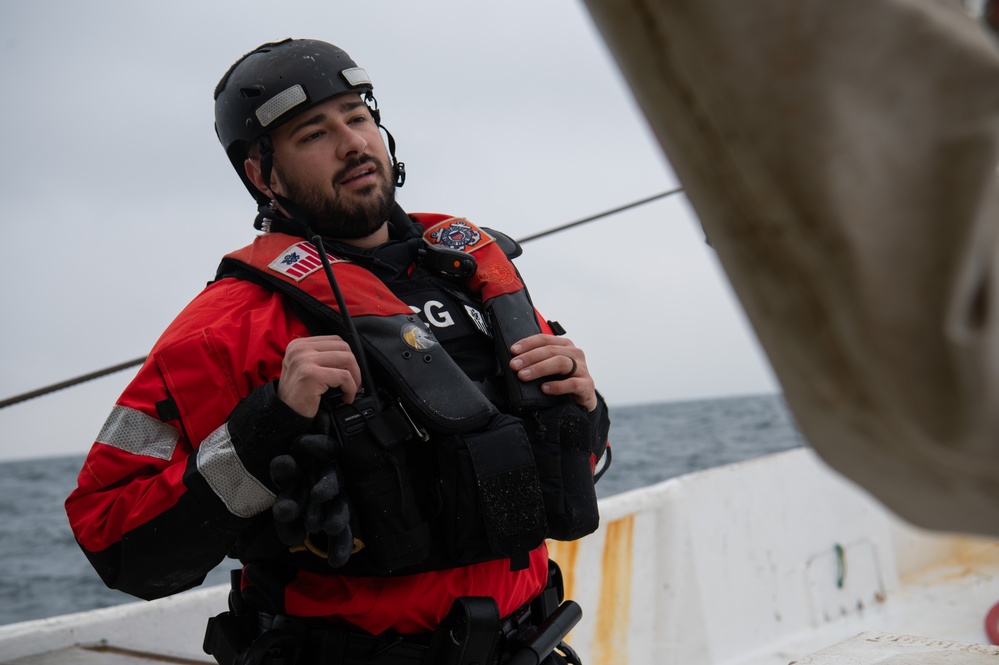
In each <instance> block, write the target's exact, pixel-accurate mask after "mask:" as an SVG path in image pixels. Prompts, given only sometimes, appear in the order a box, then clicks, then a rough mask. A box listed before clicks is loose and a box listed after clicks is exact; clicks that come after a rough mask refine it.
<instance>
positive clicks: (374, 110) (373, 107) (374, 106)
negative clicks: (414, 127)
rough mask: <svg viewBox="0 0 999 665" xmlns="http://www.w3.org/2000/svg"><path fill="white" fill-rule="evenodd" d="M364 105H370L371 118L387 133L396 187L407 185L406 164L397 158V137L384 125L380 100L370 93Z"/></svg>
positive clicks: (366, 95) (365, 97)
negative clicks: (379, 104)
mask: <svg viewBox="0 0 999 665" xmlns="http://www.w3.org/2000/svg"><path fill="white" fill-rule="evenodd" d="M364 103H365V104H367V105H368V110H369V111H371V117H372V118H374V119H375V124H376V125H378V129H380V130H382V131H383V132H385V138H386V139H387V141H388V149H389V156H390V157H391V158H392V176H393V177H394V178H395V186H396V187H402V186H403V185H405V184H406V163H405V162H400V161H399V160H398V159H396V158H395V137H393V136H392V132H390V131H389V130H387V129H386V128H385V125H383V124H382V112H381V111H380V110H379V108H378V100H377V99H375V96H374V95H373V94H371V93H370V92H369V93H366V94H365V95H364Z"/></svg>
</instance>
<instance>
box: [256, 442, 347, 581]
mask: <svg viewBox="0 0 999 665" xmlns="http://www.w3.org/2000/svg"><path fill="white" fill-rule="evenodd" d="M336 445H337V444H336V441H335V439H332V438H330V437H329V436H327V435H325V434H305V435H303V436H300V437H298V438H297V439H295V441H294V442H293V443H292V446H291V453H289V454H284V455H278V456H277V457H275V458H274V459H273V460H271V464H270V474H271V480H273V481H274V484H275V486H277V488H278V496H277V499H276V500H275V501H274V505H273V506H272V507H271V513H272V515H273V516H274V526H275V528H276V530H277V533H278V537H279V538H280V539H281V542H282V543H284V544H285V545H287V546H289V547H292V548H296V547H304V548H306V549H308V550H309V551H311V552H312V553H313V554H316V555H318V556H324V557H325V558H326V560H327V562H328V563H329V565H330V566H332V567H334V568H337V567H339V566H342V565H343V564H345V563H346V562H347V559H348V558H349V557H350V555H351V552H352V550H353V545H354V538H353V535H352V533H351V529H350V508H349V506H348V504H347V500H346V497H345V496H344V494H343V492H342V491H341V489H342V485H343V483H342V478H341V476H340V471H339V468H338V466H337V464H336V461H335V459H336V458H335V453H336ZM320 533H323V534H325V536H326V538H325V540H326V541H327V549H326V550H325V551H323V550H322V549H320V548H319V547H317V546H316V545H315V543H314V542H313V539H312V536H313V535H316V536H318V535H319V534H320Z"/></svg>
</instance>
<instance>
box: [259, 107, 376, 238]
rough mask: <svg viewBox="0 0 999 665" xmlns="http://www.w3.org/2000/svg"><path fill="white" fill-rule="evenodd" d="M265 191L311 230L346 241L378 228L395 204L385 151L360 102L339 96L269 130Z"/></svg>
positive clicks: (369, 233)
mask: <svg viewBox="0 0 999 665" xmlns="http://www.w3.org/2000/svg"><path fill="white" fill-rule="evenodd" d="M272 140H273V143H274V170H273V174H272V175H273V178H272V182H271V189H272V190H273V191H274V192H275V193H277V194H281V195H283V196H285V197H287V198H288V199H290V200H292V201H293V202H294V203H295V204H296V205H298V206H299V208H300V209H301V211H302V212H303V213H304V214H305V215H306V216H307V218H308V222H309V224H310V226H311V227H312V230H313V231H316V232H317V233H320V234H321V235H324V236H327V237H330V238H335V239H342V240H352V239H357V238H364V237H366V236H368V235H371V234H372V233H374V232H375V231H376V230H378V229H379V228H381V226H382V224H384V222H385V220H387V219H388V216H389V212H390V211H391V209H392V205H393V203H394V202H395V184H394V182H393V178H392V175H391V172H390V171H391V169H390V167H389V157H388V151H387V150H386V149H385V144H384V142H383V141H382V137H381V133H380V132H379V131H378V125H377V124H376V123H375V121H374V119H373V118H372V117H371V112H370V111H369V110H368V107H367V105H366V104H365V103H364V101H363V100H362V99H361V98H360V97H359V96H356V95H342V96H340V97H335V98H333V99H331V100H328V101H326V102H324V103H322V104H319V105H317V106H315V107H313V108H311V109H309V110H308V111H305V112H303V113H301V114H300V115H298V116H297V117H295V118H293V119H292V120H290V121H288V122H286V123H285V124H283V125H281V126H280V127H278V128H277V129H276V130H274V133H273V135H272Z"/></svg>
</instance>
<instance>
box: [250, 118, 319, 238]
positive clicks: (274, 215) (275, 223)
mask: <svg viewBox="0 0 999 665" xmlns="http://www.w3.org/2000/svg"><path fill="white" fill-rule="evenodd" d="M257 148H258V149H259V150H260V176H261V177H262V178H263V180H264V182H266V183H267V184H268V185H270V182H271V174H272V173H273V172H274V143H273V142H272V141H271V137H270V136H269V135H266V134H265V135H264V136H261V137H260V138H259V139H257ZM271 196H273V197H274V198H272V199H271V200H270V201H269V202H267V203H263V202H262V203H261V204H260V205H259V206H257V213H258V214H257V217H256V219H254V220H253V227H254V228H255V229H257V230H258V231H264V232H265V233H270V232H271V231H277V230H279V229H278V228H276V227H285V228H286V229H288V230H290V231H292V233H293V234H294V235H297V236H301V237H303V238H311V237H312V236H314V235H315V234H314V233H313V232H312V229H311V228H310V227H309V223H308V222H307V221H306V218H305V215H304V214H303V213H302V211H301V210H300V209H299V207H298V206H297V205H295V202H294V201H292V200H291V199H289V198H287V197H285V196H281V195H280V194H276V193H274V192H271ZM278 204H280V205H281V207H282V208H284V209H285V211H287V213H288V216H287V217H285V216H284V215H282V214H281V213H280V212H279V211H278V209H277V207H278ZM288 227H291V228H288Z"/></svg>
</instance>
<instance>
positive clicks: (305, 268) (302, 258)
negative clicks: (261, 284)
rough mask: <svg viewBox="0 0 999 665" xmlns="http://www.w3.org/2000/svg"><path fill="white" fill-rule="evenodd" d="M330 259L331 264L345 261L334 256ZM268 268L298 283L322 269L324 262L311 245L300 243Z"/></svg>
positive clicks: (282, 254)
mask: <svg viewBox="0 0 999 665" xmlns="http://www.w3.org/2000/svg"><path fill="white" fill-rule="evenodd" d="M329 259H330V262H331V263H336V262H341V261H343V259H337V258H335V257H333V256H330V257H329ZM267 267H268V268H270V269H271V270H273V271H274V272H279V273H281V274H282V275H286V276H288V277H291V278H292V279H293V280H295V281H296V282H301V281H302V280H303V279H305V278H306V277H308V276H309V275H311V274H312V273H314V272H316V271H317V270H319V269H320V268H322V267H323V262H322V259H320V258H319V252H318V251H316V248H315V247H314V246H313V245H312V244H311V243H308V242H300V243H296V244H294V245H292V246H291V247H289V248H288V249H286V250H284V251H283V252H281V254H280V255H278V257H277V258H276V259H274V260H273V261H271V262H270V264H269V265H268V266H267Z"/></svg>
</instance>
